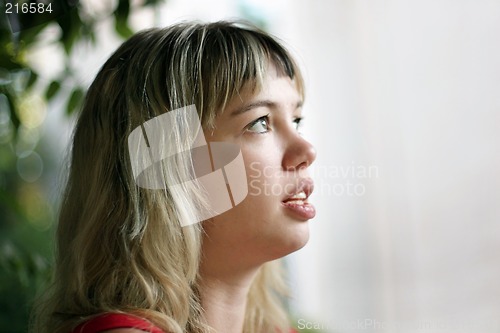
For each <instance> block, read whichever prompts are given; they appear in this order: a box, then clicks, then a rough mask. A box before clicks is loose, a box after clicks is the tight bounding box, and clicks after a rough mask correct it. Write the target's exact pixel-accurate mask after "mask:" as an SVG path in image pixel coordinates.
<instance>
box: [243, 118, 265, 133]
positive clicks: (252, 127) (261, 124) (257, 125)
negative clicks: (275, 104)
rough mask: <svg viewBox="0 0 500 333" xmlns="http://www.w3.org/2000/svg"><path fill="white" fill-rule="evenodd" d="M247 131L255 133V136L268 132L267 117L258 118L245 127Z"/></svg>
mask: <svg viewBox="0 0 500 333" xmlns="http://www.w3.org/2000/svg"><path fill="white" fill-rule="evenodd" d="M247 131H250V132H253V133H257V134H263V133H266V132H268V131H269V115H265V116H263V117H260V118H259V119H256V120H254V121H252V122H251V123H250V124H248V126H247Z"/></svg>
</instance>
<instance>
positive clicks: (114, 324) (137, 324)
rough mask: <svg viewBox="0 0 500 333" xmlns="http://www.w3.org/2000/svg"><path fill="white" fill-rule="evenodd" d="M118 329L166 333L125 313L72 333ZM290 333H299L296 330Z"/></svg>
mask: <svg viewBox="0 0 500 333" xmlns="http://www.w3.org/2000/svg"><path fill="white" fill-rule="evenodd" d="M116 328H136V329H139V330H142V331H145V332H149V333H165V332H164V331H162V330H161V329H160V328H158V327H156V326H155V325H154V324H153V323H151V322H149V321H147V320H146V319H142V318H139V317H136V316H132V315H129V314H124V313H105V314H102V315H98V316H96V317H94V318H92V319H90V320H87V321H86V322H84V323H82V324H80V325H78V326H77V327H76V328H75V329H74V330H73V331H72V332H71V333H99V332H102V331H107V330H112V329H116ZM290 333H297V331H295V330H294V329H291V330H290Z"/></svg>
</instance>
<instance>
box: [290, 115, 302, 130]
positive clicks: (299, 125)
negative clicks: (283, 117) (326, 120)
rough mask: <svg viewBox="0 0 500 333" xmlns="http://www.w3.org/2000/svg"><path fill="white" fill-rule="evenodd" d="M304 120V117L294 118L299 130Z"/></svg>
mask: <svg viewBox="0 0 500 333" xmlns="http://www.w3.org/2000/svg"><path fill="white" fill-rule="evenodd" d="M303 120H304V118H302V117H297V118H295V119H294V120H293V123H294V124H295V129H296V130H297V131H298V130H299V129H300V128H301V127H302V124H303V123H302V121H303Z"/></svg>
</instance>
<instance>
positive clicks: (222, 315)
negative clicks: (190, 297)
mask: <svg viewBox="0 0 500 333" xmlns="http://www.w3.org/2000/svg"><path fill="white" fill-rule="evenodd" d="M203 266H204V265H202V269H201V271H200V273H201V274H200V276H201V278H200V284H199V288H200V289H199V292H200V298H201V305H202V307H203V314H204V318H205V320H206V322H207V324H208V325H209V326H210V327H212V328H213V329H214V330H215V332H217V333H241V332H242V331H243V323H244V320H245V311H246V305H247V296H248V292H249V290H250V286H251V284H252V281H253V279H254V277H255V275H256V274H257V270H258V267H256V268H253V269H247V270H242V271H240V272H238V273H237V274H235V272H234V271H233V272H231V274H225V272H224V271H219V270H213V269H207V267H203ZM211 268H214V267H211Z"/></svg>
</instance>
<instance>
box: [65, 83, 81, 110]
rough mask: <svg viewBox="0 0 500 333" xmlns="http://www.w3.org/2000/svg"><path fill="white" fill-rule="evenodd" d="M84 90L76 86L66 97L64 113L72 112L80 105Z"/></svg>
mask: <svg viewBox="0 0 500 333" xmlns="http://www.w3.org/2000/svg"><path fill="white" fill-rule="evenodd" d="M84 96H85V92H84V91H83V89H82V88H80V87H78V88H76V89H75V90H73V92H72V93H71V96H70V97H69V99H68V104H67V105H66V113H67V114H68V115H70V114H72V113H73V112H74V111H75V110H77V108H78V107H79V106H80V105H81V103H82V101H83V97H84Z"/></svg>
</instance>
